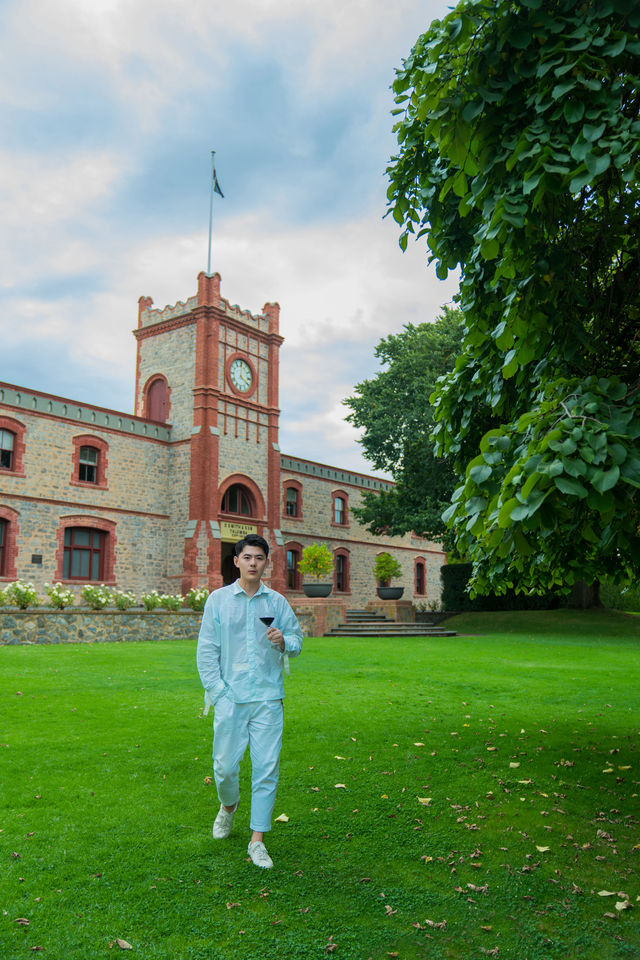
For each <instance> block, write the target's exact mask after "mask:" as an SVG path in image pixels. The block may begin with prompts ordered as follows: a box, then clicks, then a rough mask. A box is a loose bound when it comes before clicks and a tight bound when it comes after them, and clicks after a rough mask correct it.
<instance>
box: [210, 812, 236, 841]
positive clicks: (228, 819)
mask: <svg viewBox="0 0 640 960" xmlns="http://www.w3.org/2000/svg"><path fill="white" fill-rule="evenodd" d="M237 809H238V804H237V803H236V805H235V807H234V808H233V810H232V811H231V812H229V811H228V810H225V808H224V807H223V806H222V804H220V809H219V810H218V816H217V817H216V818H215V820H214V821H213V831H212V833H213V839H214V840H226V839H227V837H228V836H229V834H230V833H231V830H232V828H233V818H234V817H235V815H236V810H237Z"/></svg>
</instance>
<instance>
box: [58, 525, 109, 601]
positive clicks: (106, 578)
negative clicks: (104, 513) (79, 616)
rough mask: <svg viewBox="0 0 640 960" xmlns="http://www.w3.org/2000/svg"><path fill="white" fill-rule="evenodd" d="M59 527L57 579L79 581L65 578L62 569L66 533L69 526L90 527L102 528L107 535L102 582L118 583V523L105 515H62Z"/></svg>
mask: <svg viewBox="0 0 640 960" xmlns="http://www.w3.org/2000/svg"><path fill="white" fill-rule="evenodd" d="M59 523H60V525H59V527H58V530H57V531H56V540H57V544H58V547H57V550H56V575H55V579H56V581H61V582H62V583H79V582H80V581H79V580H78V579H68V580H63V578H62V571H63V563H64V533H65V530H67V529H68V528H69V527H90V528H91V529H92V530H102V531H103V532H104V533H105V534H106V537H105V538H104V554H103V558H102V577H101V579H100V582H101V583H109V584H112V585H114V584H115V583H116V577H115V562H116V542H117V538H116V525H115V523H114V522H113V520H105V519H104V518H103V517H89V516H80V517H79V516H74V517H60V520H59Z"/></svg>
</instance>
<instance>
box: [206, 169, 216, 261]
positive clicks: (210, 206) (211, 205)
mask: <svg viewBox="0 0 640 960" xmlns="http://www.w3.org/2000/svg"><path fill="white" fill-rule="evenodd" d="M215 155H216V152H215V150H212V151H211V198H210V200H209V256H208V258H207V276H208V277H210V276H211V233H212V230H213V188H214V184H215V179H216V165H215V159H214V158H215Z"/></svg>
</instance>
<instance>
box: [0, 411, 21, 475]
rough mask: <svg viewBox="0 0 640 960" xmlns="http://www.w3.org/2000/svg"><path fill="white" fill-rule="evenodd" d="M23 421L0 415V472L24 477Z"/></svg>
mask: <svg viewBox="0 0 640 960" xmlns="http://www.w3.org/2000/svg"><path fill="white" fill-rule="evenodd" d="M26 432H27V428H26V427H25V425H24V423H20V421H19V420H14V418H13V417H0V438H1V439H0V449H1V451H2V452H1V453H0V473H13V474H14V475H15V476H18V477H24V475H25V473H24V448H25V441H24V435H25V433H26Z"/></svg>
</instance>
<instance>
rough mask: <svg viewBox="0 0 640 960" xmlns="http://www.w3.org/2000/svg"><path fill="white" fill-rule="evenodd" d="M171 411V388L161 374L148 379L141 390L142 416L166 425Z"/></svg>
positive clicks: (155, 374)
mask: <svg viewBox="0 0 640 960" xmlns="http://www.w3.org/2000/svg"><path fill="white" fill-rule="evenodd" d="M170 409H171V387H170V386H169V381H168V380H167V378H166V377H165V376H164V374H162V373H154V374H153V376H152V377H149V379H148V380H147V382H146V383H145V385H144V388H143V390H142V416H143V417H146V418H147V420H158V421H159V422H160V423H167V421H168V420H169V411H170Z"/></svg>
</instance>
